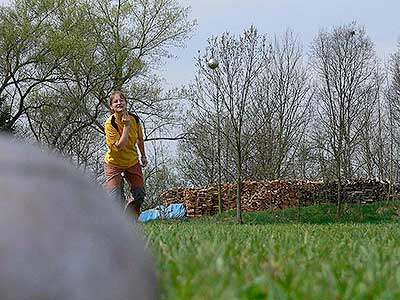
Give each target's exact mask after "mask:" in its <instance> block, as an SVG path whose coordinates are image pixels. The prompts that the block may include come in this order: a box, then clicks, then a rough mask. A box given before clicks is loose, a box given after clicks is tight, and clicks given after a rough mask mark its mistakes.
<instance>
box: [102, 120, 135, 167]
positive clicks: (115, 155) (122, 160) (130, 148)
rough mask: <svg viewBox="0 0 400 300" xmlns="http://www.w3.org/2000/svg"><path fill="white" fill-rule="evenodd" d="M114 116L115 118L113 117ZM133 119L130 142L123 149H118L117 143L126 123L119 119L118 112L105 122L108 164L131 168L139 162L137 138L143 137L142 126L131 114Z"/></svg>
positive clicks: (106, 158)
mask: <svg viewBox="0 0 400 300" xmlns="http://www.w3.org/2000/svg"><path fill="white" fill-rule="evenodd" d="M113 117H114V118H113ZM129 117H130V119H131V127H130V128H129V134H128V142H127V144H126V146H125V147H124V148H122V149H118V148H117V146H115V143H116V142H117V141H118V140H119V139H120V137H121V134H122V130H123V128H124V124H123V123H122V121H120V120H118V119H117V116H116V114H113V115H111V116H110V117H108V119H107V120H106V123H105V124H104V129H105V133H106V143H107V146H108V150H107V153H106V156H105V158H104V160H105V162H106V163H107V164H110V165H113V166H116V167H119V168H129V167H132V166H133V165H135V164H137V163H138V162H139V156H138V152H137V148H136V143H137V140H138V139H139V138H140V139H143V132H142V127H141V126H140V123H139V122H136V120H135V118H134V117H133V116H131V115H129ZM112 119H114V121H115V124H117V126H118V130H117V129H115V128H114V126H113V125H112V123H111V122H112Z"/></svg>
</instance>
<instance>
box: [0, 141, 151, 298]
mask: <svg viewBox="0 0 400 300" xmlns="http://www.w3.org/2000/svg"><path fill="white" fill-rule="evenodd" d="M0 299H1V300H25V299H26V300H28V299H29V300H36V299H37V300H39V299H40V300H67V299H68V300H103V299H104V300H125V299H126V300H128V299H129V300H133V299H158V285H157V280H156V275H155V273H154V269H153V265H152V263H151V259H150V256H149V255H148V254H147V253H145V246H144V241H143V240H142V238H141V237H140V236H139V235H138V234H136V233H135V232H133V230H132V227H131V226H129V223H128V221H127V220H125V218H124V217H123V214H122V213H121V211H120V208H119V207H114V206H113V202H112V201H111V200H109V199H108V198H107V195H106V194H105V193H104V192H103V191H102V190H101V189H100V188H99V187H97V186H96V185H94V184H92V183H90V182H89V180H88V179H86V178H85V177H84V176H83V175H82V174H81V173H79V172H78V171H77V170H76V169H74V168H73V167H72V166H70V165H69V164H68V163H66V162H65V161H63V160H62V159H60V158H56V157H54V156H53V155H50V154H48V153H46V152H43V151H40V150H38V149H37V148H34V147H32V146H28V145H23V144H19V143H15V142H11V140H10V139H9V138H5V137H2V136H0Z"/></svg>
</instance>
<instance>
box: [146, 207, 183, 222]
mask: <svg viewBox="0 0 400 300" xmlns="http://www.w3.org/2000/svg"><path fill="white" fill-rule="evenodd" d="M185 217H186V208H185V205H184V204H183V203H174V204H170V205H168V207H165V206H164V205H159V206H157V207H156V208H152V209H148V210H145V211H143V212H142V213H141V214H140V216H139V221H141V222H147V221H150V220H156V219H183V218H185Z"/></svg>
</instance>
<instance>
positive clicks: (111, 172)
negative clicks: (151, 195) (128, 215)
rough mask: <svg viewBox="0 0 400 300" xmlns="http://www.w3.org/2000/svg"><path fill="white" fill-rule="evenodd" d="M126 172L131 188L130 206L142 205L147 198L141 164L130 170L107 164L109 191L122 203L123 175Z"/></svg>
mask: <svg viewBox="0 0 400 300" xmlns="http://www.w3.org/2000/svg"><path fill="white" fill-rule="evenodd" d="M122 172H124V174H125V178H126V179H127V181H128V184H129V187H130V192H131V193H130V198H129V199H128V204H127V205H129V204H131V203H133V204H137V205H142V203H143V201H144V197H145V191H144V180H143V173H142V167H141V166H140V164H139V163H137V164H135V165H133V166H132V167H130V168H127V169H122V168H119V167H116V166H112V165H109V164H106V180H107V190H108V192H109V193H110V195H111V196H112V197H113V198H114V199H115V200H117V201H119V202H121V179H122V178H121V173H122Z"/></svg>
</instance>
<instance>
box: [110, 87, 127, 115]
mask: <svg viewBox="0 0 400 300" xmlns="http://www.w3.org/2000/svg"><path fill="white" fill-rule="evenodd" d="M116 95H118V96H120V97H121V98H122V99H124V100H125V102H126V103H128V99H127V98H126V96H125V94H124V93H122V92H121V91H114V92H112V93H111V95H110V99H108V106H109V107H110V111H111V113H114V110H113V109H111V104H112V101H113V100H114V97H115V96H116Z"/></svg>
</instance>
